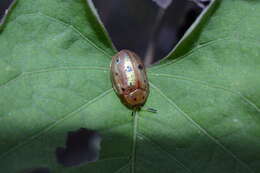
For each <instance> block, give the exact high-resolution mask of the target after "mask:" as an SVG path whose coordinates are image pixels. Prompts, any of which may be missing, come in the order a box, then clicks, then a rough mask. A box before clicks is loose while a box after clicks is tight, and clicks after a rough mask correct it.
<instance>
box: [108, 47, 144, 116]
mask: <svg viewBox="0 0 260 173" xmlns="http://www.w3.org/2000/svg"><path fill="white" fill-rule="evenodd" d="M110 70H111V81H112V86H113V89H114V91H115V93H116V94H117V96H118V97H119V98H120V100H121V102H122V103H123V104H124V105H125V106H126V107H128V108H129V109H132V110H134V111H139V110H140V108H141V107H142V106H143V105H144V104H145V102H146V100H147V97H148V96H149V83H148V79H147V75H146V71H145V67H144V64H143V63H142V61H141V59H140V58H139V56H138V55H137V54H135V53H134V52H132V51H129V50H121V51H120V52H118V53H117V54H116V55H115V56H113V57H112V62H111V65H110Z"/></svg>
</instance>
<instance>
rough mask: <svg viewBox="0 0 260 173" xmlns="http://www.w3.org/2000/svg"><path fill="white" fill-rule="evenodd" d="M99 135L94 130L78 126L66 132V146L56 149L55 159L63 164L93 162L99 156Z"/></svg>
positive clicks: (71, 164) (74, 164)
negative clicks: (74, 129)
mask: <svg viewBox="0 0 260 173" xmlns="http://www.w3.org/2000/svg"><path fill="white" fill-rule="evenodd" d="M100 142H101V136H100V135H99V134H98V133H97V132H96V131H94V130H89V129H85V128H80V129H79V130H77V131H73V132H68V136H67V140H66V147H65V148H63V147H58V148H57V149H56V157H57V161H58V162H59V163H60V164H62V165H63V166H77V165H80V164H83V163H89V162H95V161H97V160H98V157H99V150H100Z"/></svg>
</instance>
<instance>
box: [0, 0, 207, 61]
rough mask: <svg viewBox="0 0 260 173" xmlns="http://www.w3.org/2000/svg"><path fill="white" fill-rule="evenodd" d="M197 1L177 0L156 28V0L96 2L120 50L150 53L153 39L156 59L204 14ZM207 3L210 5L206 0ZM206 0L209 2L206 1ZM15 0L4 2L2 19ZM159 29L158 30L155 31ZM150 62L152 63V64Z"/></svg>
mask: <svg viewBox="0 0 260 173" xmlns="http://www.w3.org/2000/svg"><path fill="white" fill-rule="evenodd" d="M194 1H195V0H173V1H172V3H171V5H170V6H169V7H168V8H167V9H165V10H164V14H163V16H162V17H161V19H160V20H159V21H157V22H159V23H158V24H159V25H158V27H157V28H155V27H154V26H155V24H156V18H157V17H158V14H159V12H160V10H161V8H160V7H159V6H158V5H157V4H156V3H155V2H154V0H141V1H140V0H94V1H93V2H94V5H95V6H96V8H97V11H98V13H99V15H100V18H101V20H102V22H103V23H104V25H105V27H106V29H107V30H108V32H109V35H110V37H111V39H112V41H113V43H114V45H115V47H116V48H117V49H118V50H121V49H130V50H132V51H135V52H136V53H137V54H139V55H140V56H141V58H142V59H144V57H145V56H146V55H147V49H148V46H149V44H150V43H151V42H153V43H154V46H153V51H154V53H153V56H152V62H151V63H153V62H156V61H158V60H160V59H161V58H163V57H165V56H166V55H167V54H168V53H169V52H170V51H171V50H172V49H173V47H174V46H175V45H176V44H177V42H178V41H179V40H180V38H181V37H182V36H183V34H184V33H185V31H186V30H187V29H188V28H189V27H190V25H191V24H192V23H193V22H194V20H195V19H196V18H197V16H198V15H199V14H200V13H201V11H202V8H200V7H199V6H198V5H197V4H196V3H195V2H194ZM197 1H203V4H205V5H207V4H208V2H206V1H205V0H197ZM204 1H205V2H204ZM11 2H12V0H1V1H0V18H1V17H2V16H3V15H4V12H5V10H6V9H7V8H8V6H9V5H10V3H11ZM154 29H155V30H154ZM148 65H149V64H148Z"/></svg>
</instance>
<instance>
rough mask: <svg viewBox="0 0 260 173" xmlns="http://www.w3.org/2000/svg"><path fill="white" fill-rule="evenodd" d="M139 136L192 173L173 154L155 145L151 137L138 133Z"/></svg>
mask: <svg viewBox="0 0 260 173" xmlns="http://www.w3.org/2000/svg"><path fill="white" fill-rule="evenodd" d="M138 136H140V137H142V138H144V139H146V140H147V141H148V142H149V143H151V144H152V145H154V146H155V147H156V148H157V149H158V150H160V151H162V152H163V153H166V154H167V155H168V156H169V157H170V158H172V160H174V161H175V162H176V163H177V164H178V165H179V166H181V167H182V168H183V169H185V170H186V171H188V172H190V173H192V171H191V170H190V169H189V168H188V167H187V166H185V165H184V164H183V163H182V162H181V161H179V160H178V159H177V158H176V157H175V156H174V155H173V154H172V153H170V152H169V151H167V150H164V149H163V148H162V147H161V146H160V145H159V144H157V143H155V142H154V141H153V140H151V139H150V138H149V137H147V136H145V135H144V134H142V133H140V132H138Z"/></svg>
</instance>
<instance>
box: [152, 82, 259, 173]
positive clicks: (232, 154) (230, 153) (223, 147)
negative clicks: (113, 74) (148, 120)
mask: <svg viewBox="0 0 260 173" xmlns="http://www.w3.org/2000/svg"><path fill="white" fill-rule="evenodd" d="M150 84H151V86H152V87H153V88H154V89H155V90H156V91H157V92H158V93H159V94H160V95H161V96H163V97H164V98H165V99H166V100H167V101H168V102H169V103H170V104H171V105H172V106H173V107H174V108H176V109H177V110H178V111H179V112H180V113H182V114H183V115H184V117H185V118H186V119H187V120H189V121H190V122H191V123H192V124H193V125H194V126H195V127H197V128H198V129H199V130H200V131H201V132H203V133H204V134H205V135H206V136H207V137H208V138H209V139H211V140H212V141H213V142H214V143H215V144H216V145H218V146H219V147H220V148H222V149H223V150H224V151H225V152H227V153H228V154H229V155H230V156H231V157H233V158H234V159H235V160H236V161H237V162H238V163H240V164H241V165H244V166H245V167H246V168H247V169H248V170H249V171H250V172H252V173H254V171H253V170H252V169H251V168H250V167H249V166H248V165H247V164H246V163H245V162H243V161H242V160H240V159H239V158H238V157H237V156H236V155H235V154H234V153H233V152H232V151H230V150H229V149H228V148H226V147H225V146H224V145H223V144H222V143H221V142H220V141H219V140H218V139H216V138H215V137H214V136H212V135H211V134H209V132H208V131H206V130H205V129H204V128H203V127H202V126H201V125H200V124H198V123H197V122H196V121H194V120H193V119H192V118H191V117H190V116H189V115H188V114H187V113H185V112H184V111H183V110H182V109H181V108H180V107H179V106H178V105H177V104H176V103H175V102H174V101H173V100H172V99H170V98H169V97H168V96H167V95H166V94H164V93H163V91H162V90H161V89H159V88H158V87H157V86H155V85H154V84H152V83H151V82H150Z"/></svg>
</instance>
